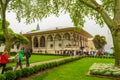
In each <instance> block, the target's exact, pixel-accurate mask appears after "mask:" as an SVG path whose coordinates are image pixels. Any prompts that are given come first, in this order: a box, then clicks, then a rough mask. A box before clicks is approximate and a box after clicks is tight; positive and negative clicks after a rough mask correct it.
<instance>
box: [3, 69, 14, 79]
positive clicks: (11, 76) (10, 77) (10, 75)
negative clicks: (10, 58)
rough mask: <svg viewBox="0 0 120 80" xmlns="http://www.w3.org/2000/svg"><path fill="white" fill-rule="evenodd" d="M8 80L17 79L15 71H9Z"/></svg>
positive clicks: (6, 74)
mask: <svg viewBox="0 0 120 80" xmlns="http://www.w3.org/2000/svg"><path fill="white" fill-rule="evenodd" d="M5 76H6V80H15V79H16V74H15V72H13V71H7V72H6V73H5Z"/></svg>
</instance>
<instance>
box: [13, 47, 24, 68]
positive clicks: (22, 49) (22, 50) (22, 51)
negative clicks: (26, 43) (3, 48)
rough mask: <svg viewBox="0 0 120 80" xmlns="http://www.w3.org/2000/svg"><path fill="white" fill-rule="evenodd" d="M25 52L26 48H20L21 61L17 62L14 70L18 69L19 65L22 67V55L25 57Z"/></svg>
mask: <svg viewBox="0 0 120 80" xmlns="http://www.w3.org/2000/svg"><path fill="white" fill-rule="evenodd" d="M23 53H24V48H21V49H20V50H19V53H18V54H19V61H18V62H17V64H16V66H15V69H14V70H16V69H17V67H18V66H20V69H22V57H23Z"/></svg>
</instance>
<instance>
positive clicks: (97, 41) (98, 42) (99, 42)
mask: <svg viewBox="0 0 120 80" xmlns="http://www.w3.org/2000/svg"><path fill="white" fill-rule="evenodd" d="M93 43H94V45H95V48H96V49H98V50H99V51H103V48H104V46H105V44H107V41H106V38H105V36H100V35H95V37H94V38H93Z"/></svg>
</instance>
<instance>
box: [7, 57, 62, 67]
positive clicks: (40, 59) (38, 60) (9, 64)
mask: <svg viewBox="0 0 120 80" xmlns="http://www.w3.org/2000/svg"><path fill="white" fill-rule="evenodd" d="M63 57H64V56H49V55H31V57H30V59H29V61H30V63H35V62H41V61H47V60H53V59H58V58H63ZM25 63H26V62H25V61H23V64H25ZM15 65H16V63H15V62H13V63H8V64H7V66H15Z"/></svg>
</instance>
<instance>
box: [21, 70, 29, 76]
mask: <svg viewBox="0 0 120 80" xmlns="http://www.w3.org/2000/svg"><path fill="white" fill-rule="evenodd" d="M27 76H30V68H23V69H22V77H27Z"/></svg>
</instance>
